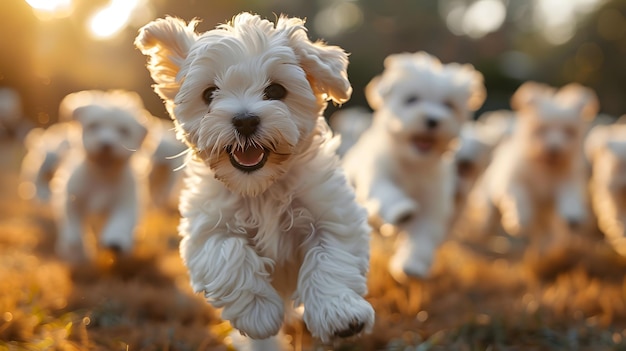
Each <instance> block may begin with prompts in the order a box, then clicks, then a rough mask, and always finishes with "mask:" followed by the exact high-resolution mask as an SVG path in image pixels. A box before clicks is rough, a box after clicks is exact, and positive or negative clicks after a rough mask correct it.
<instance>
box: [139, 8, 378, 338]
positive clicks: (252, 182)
mask: <svg viewBox="0 0 626 351" xmlns="http://www.w3.org/2000/svg"><path fill="white" fill-rule="evenodd" d="M196 24H197V21H192V22H190V23H185V22H184V21H182V20H180V19H176V18H171V17H166V18H164V19H158V20H156V21H154V22H152V23H149V24H148V25H146V26H145V27H143V28H142V29H141V30H140V33H139V36H138V37H137V39H136V41H135V43H136V45H137V46H138V47H139V48H140V49H141V51H142V52H143V53H144V54H146V55H149V56H150V60H149V65H148V69H149V70H150V73H151V75H152V78H153V79H154V80H155V82H156V85H155V90H156V92H157V93H158V94H159V95H160V96H161V97H162V98H163V99H164V100H165V104H166V107H167V109H168V111H169V113H170V114H171V116H172V118H174V120H175V124H176V128H177V132H178V136H179V138H180V139H181V140H183V141H184V142H185V143H187V145H189V147H190V148H191V149H192V152H191V156H192V157H190V158H188V161H187V164H186V172H187V175H186V178H185V188H184V189H183V192H182V195H181V204H180V212H181V214H182V220H181V224H180V234H181V236H182V241H181V245H180V252H181V255H182V258H183V261H184V263H185V265H186V266H187V268H188V270H189V273H190V277H191V284H192V286H193V289H194V290H195V291H197V292H203V293H204V295H205V296H206V298H207V300H208V301H209V302H210V303H212V304H213V306H215V307H221V308H222V318H224V319H226V320H229V321H230V323H231V324H232V325H233V326H234V327H235V328H237V329H238V330H240V331H241V332H242V333H244V334H246V335H248V336H249V337H251V338H252V339H266V338H270V337H272V336H274V335H276V334H277V333H278V332H279V329H280V328H281V325H282V323H283V317H284V314H285V307H290V305H291V304H293V303H294V302H295V305H300V304H303V305H304V314H303V318H304V322H305V323H306V325H307V327H308V329H309V330H310V331H311V333H312V335H313V336H315V337H319V338H321V340H323V341H324V342H326V341H329V340H331V339H333V338H334V337H347V336H351V335H355V334H358V333H360V332H361V331H368V330H370V329H371V328H372V325H373V323H374V310H373V309H372V307H371V305H370V304H369V303H368V302H367V301H366V300H365V299H364V298H363V297H362V296H363V295H364V294H365V293H366V292H367V284H366V273H367V271H368V268H369V234H370V228H369V226H368V224H367V214H366V212H365V210H364V209H363V208H362V207H360V206H358V205H357V203H356V202H355V198H354V192H353V190H352V189H351V187H350V186H349V185H348V183H347V181H346V179H345V176H344V174H343V171H342V169H341V167H340V165H339V161H338V158H337V156H336V155H335V148H336V146H337V144H338V141H337V140H331V132H330V130H329V128H328V125H327V124H326V122H325V120H324V118H323V116H322V112H323V111H324V109H325V107H326V104H327V101H328V100H332V101H334V102H336V103H343V102H345V101H346V100H348V98H349V97H350V94H351V92H352V89H351V87H350V83H349V81H348V79H347V72H346V68H347V64H348V60H347V55H346V53H345V52H344V51H343V50H342V49H341V48H339V47H336V46H328V45H326V44H324V43H322V42H315V43H313V42H311V41H310V40H309V39H308V38H307V33H306V29H305V27H304V21H302V20H301V19H298V18H288V17H285V16H280V17H279V18H278V20H277V22H276V24H273V23H272V22H270V21H268V20H264V19H261V18H260V17H259V16H256V15H252V14H249V13H241V14H239V15H237V16H235V17H234V18H233V19H232V21H231V22H229V23H227V24H223V25H220V26H218V27H217V28H216V29H214V30H210V31H208V32H205V33H202V34H198V33H196V32H195V31H194V28H195V26H196ZM272 340H275V338H273V339H272ZM267 343H268V341H267V340H263V342H259V343H255V342H254V340H253V341H252V344H253V347H257V348H258V349H262V348H264V347H268V346H267ZM269 343H270V344H271V343H272V342H269ZM255 345H256V346H255ZM275 346H276V347H278V346H277V345H275Z"/></svg>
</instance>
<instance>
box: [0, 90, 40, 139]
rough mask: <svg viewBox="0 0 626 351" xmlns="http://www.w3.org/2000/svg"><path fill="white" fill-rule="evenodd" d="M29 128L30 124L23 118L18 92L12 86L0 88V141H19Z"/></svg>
mask: <svg viewBox="0 0 626 351" xmlns="http://www.w3.org/2000/svg"><path fill="white" fill-rule="evenodd" d="M31 128H32V124H31V123H30V122H29V121H28V120H27V119H26V118H24V113H23V111H22V99H21V97H20V94H19V93H18V92H17V91H16V90H14V89H12V88H8V87H4V88H0V141H3V140H8V139H15V140H20V141H21V140H23V139H24V138H25V137H26V134H27V133H28V131H29V130H30V129H31Z"/></svg>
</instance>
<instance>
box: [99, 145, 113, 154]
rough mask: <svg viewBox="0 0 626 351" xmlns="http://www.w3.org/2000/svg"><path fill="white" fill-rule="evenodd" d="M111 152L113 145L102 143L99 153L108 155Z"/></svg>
mask: <svg viewBox="0 0 626 351" xmlns="http://www.w3.org/2000/svg"><path fill="white" fill-rule="evenodd" d="M112 151H113V145H111V143H108V142H107V143H102V144H100V152H102V153H103V154H110V153H111V152H112Z"/></svg>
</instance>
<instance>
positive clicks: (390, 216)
mask: <svg viewBox="0 0 626 351" xmlns="http://www.w3.org/2000/svg"><path fill="white" fill-rule="evenodd" d="M368 202H376V207H378V212H379V214H380V217H381V218H382V219H383V221H384V222H385V223H389V224H393V225H400V224H402V223H405V222H407V221H410V220H411V218H413V217H415V216H416V214H417V211H418V208H419V206H418V204H417V202H416V201H415V200H413V199H411V198H410V197H408V196H407V195H406V194H405V192H404V191H402V189H400V188H398V186H397V185H396V184H394V183H393V182H391V181H390V180H388V179H377V180H375V181H374V182H373V183H372V185H371V189H370V196H369V200H368ZM369 206H371V205H369Z"/></svg>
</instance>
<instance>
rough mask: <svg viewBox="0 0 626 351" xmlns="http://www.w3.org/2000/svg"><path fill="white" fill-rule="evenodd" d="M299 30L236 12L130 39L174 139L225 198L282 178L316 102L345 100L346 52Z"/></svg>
mask: <svg viewBox="0 0 626 351" xmlns="http://www.w3.org/2000/svg"><path fill="white" fill-rule="evenodd" d="M302 25H303V22H302V21H301V20H298V19H293V18H291V19H288V18H285V17H281V18H280V19H279V21H278V22H277V24H276V26H275V25H274V24H272V23H271V22H269V21H267V20H262V19H261V18H259V17H258V16H253V15H250V14H247V13H243V14H240V15H238V16H236V17H235V18H234V19H233V21H232V22H231V23H229V24H227V25H222V26H219V27H218V28H217V29H215V30H211V31H208V32H205V33H203V34H202V35H197V34H196V33H195V32H194V31H193V27H194V26H195V23H192V24H190V25H188V26H186V27H184V22H182V21H180V20H177V19H173V18H166V19H164V20H157V21H155V22H153V23H151V24H149V25H147V26H146V27H144V28H143V29H142V30H141V32H140V35H139V37H138V38H137V40H136V44H137V46H138V47H140V48H141V49H142V51H143V52H144V53H146V54H148V55H151V61H150V65H149V69H150V70H151V73H152V76H153V78H154V79H155V81H157V83H159V85H157V87H156V90H157V92H158V93H159V94H160V95H161V96H162V97H163V98H164V99H165V100H166V104H167V106H168V109H169V111H170V114H171V115H172V116H173V117H174V118H175V121H176V124H177V129H178V135H179V137H180V138H181V139H182V140H184V141H185V142H186V143H187V144H188V145H189V146H190V147H191V148H192V149H193V150H194V151H195V154H196V155H197V156H198V157H200V158H201V159H202V160H203V161H204V163H205V164H206V165H207V166H209V167H210V168H211V169H212V171H213V172H214V175H215V177H216V178H217V179H219V180H221V181H222V182H223V183H224V184H225V185H226V186H227V187H228V188H229V189H230V190H232V191H235V192H237V193H240V194H244V195H251V196H254V195H258V194H260V193H261V192H263V191H264V190H265V189H267V187H269V186H270V185H271V184H272V183H273V182H274V181H275V180H276V179H278V178H280V177H281V176H283V175H284V174H285V173H286V172H287V171H288V170H289V167H290V164H291V161H292V159H293V158H294V157H296V156H297V155H300V154H302V153H303V152H304V151H305V150H307V148H308V147H309V145H310V143H311V141H312V137H313V134H314V133H313V131H314V129H315V126H316V121H317V118H318V116H320V114H321V112H322V111H323V110H324V108H325V107H326V100H328V99H332V100H334V101H337V102H343V101H345V100H347V98H348V97H349V95H350V93H351V88H350V85H349V82H348V81H347V79H346V71H345V70H346V67H347V56H346V54H345V53H344V52H343V51H342V50H341V49H339V48H337V47H331V46H326V45H324V44H322V43H311V42H310V41H309V40H308V39H307V38H306V35H305V33H304V27H302ZM181 31H182V32H181ZM173 33H177V34H176V35H178V36H174V34H173ZM173 38H174V39H173ZM177 42H178V43H177ZM185 45H186V46H185ZM172 46H174V47H176V46H182V47H183V48H184V49H183V50H182V51H181V52H180V55H179V57H178V58H177V59H179V61H178V62H177V63H176V65H177V66H178V68H179V70H178V71H177V73H176V74H177V75H176V76H175V78H172V77H169V78H171V79H173V81H175V82H176V84H175V86H176V88H175V89H172V90H169V89H170V88H171V87H172V85H167V83H169V82H170V81H168V80H167V79H166V78H168V77H164V76H163V75H162V74H161V73H162V71H163V68H164V67H167V66H168V65H171V64H172V62H171V61H168V60H171V57H172V56H170V57H169V58H168V59H167V60H164V57H162V56H161V55H160V53H161V52H162V51H167V50H171V47H172ZM315 56H316V57H315ZM175 58H176V57H175ZM333 75H334V76H333Z"/></svg>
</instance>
